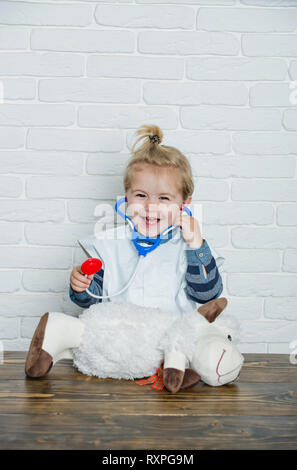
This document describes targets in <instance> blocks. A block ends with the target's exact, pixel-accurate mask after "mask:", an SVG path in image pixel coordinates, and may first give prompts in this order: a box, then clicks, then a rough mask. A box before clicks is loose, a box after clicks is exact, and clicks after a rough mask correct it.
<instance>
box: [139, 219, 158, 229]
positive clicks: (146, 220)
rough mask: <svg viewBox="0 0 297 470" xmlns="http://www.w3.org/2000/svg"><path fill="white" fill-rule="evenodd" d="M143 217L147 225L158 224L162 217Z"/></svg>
mask: <svg viewBox="0 0 297 470" xmlns="http://www.w3.org/2000/svg"><path fill="white" fill-rule="evenodd" d="M141 219H142V220H143V221H144V222H145V225H146V227H153V226H156V225H158V224H159V222H160V219H157V218H156V217H141Z"/></svg>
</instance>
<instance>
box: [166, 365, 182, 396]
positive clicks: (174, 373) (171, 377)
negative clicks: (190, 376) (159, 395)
mask: <svg viewBox="0 0 297 470" xmlns="http://www.w3.org/2000/svg"><path fill="white" fill-rule="evenodd" d="M184 375H185V372H184V371H182V370H179V369H174V368H173V367H167V368H166V369H164V376H163V383H164V385H165V387H166V389H167V390H168V391H169V392H171V393H176V392H178V391H179V389H180V387H181V385H182V383H183V380H184Z"/></svg>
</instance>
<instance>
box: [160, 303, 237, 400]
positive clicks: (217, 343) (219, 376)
mask: <svg viewBox="0 0 297 470" xmlns="http://www.w3.org/2000/svg"><path fill="white" fill-rule="evenodd" d="M226 305H227V299H226V298H225V297H220V298H218V299H214V300H211V301H209V302H207V303H205V304H204V305H202V306H200V307H199V308H198V312H199V314H200V315H199V317H198V318H197V320H196V319H195V320H194V322H193V323H192V325H193V335H194V336H195V338H196V340H195V348H194V351H193V353H192V357H191V361H190V367H189V368H188V369H186V370H181V369H182V367H180V368H178V365H177V364H174V363H173V362H171V363H170V361H166V367H165V366H164V384H165V387H166V388H167V390H168V391H170V392H171V393H176V392H177V391H178V390H179V389H183V388H187V387H189V386H192V385H194V384H195V383H197V382H199V380H202V381H203V382H204V383H206V384H207V385H211V386H219V385H225V384H227V383H231V382H234V381H235V380H236V379H237V377H238V376H239V373H240V370H241V367H242V364H243V362H244V357H243V356H242V354H241V353H240V352H239V351H238V349H237V347H236V345H235V343H236V340H237V333H238V325H236V320H235V319H233V320H232V319H231V318H230V317H229V318H226V320H221V318H219V319H218V316H219V315H220V313H221V312H222V311H223V310H224V309H225V307H226ZM194 318H195V317H194ZM179 366H180V365H179Z"/></svg>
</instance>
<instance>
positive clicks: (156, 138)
mask: <svg viewBox="0 0 297 470" xmlns="http://www.w3.org/2000/svg"><path fill="white" fill-rule="evenodd" d="M149 139H150V141H151V142H154V144H159V143H160V142H161V139H160V136H158V135H157V134H154V135H149Z"/></svg>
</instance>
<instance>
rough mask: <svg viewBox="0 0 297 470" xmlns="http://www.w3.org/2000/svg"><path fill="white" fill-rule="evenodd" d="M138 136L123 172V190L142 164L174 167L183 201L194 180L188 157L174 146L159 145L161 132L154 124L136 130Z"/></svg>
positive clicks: (191, 191) (191, 192) (128, 185)
mask: <svg viewBox="0 0 297 470" xmlns="http://www.w3.org/2000/svg"><path fill="white" fill-rule="evenodd" d="M136 134H138V135H139V136H140V137H139V138H138V139H137V140H136V141H135V142H134V144H133V146H132V149H131V154H132V157H131V158H130V160H129V162H128V165H127V167H126V170H125V173H124V181H123V184H124V188H125V192H126V193H127V191H128V190H129V189H130V188H131V182H132V178H133V174H134V172H135V171H138V170H142V169H143V166H144V164H149V165H154V166H159V167H171V168H176V169H177V170H179V171H178V174H179V177H180V178H179V179H180V181H179V191H180V193H181V194H182V197H183V201H185V200H186V199H187V198H188V197H189V196H192V194H193V192H194V181H193V175H192V169H191V165H190V163H189V161H188V159H187V158H186V157H185V156H184V155H183V154H182V153H181V152H180V151H179V150H178V149H176V148H175V147H169V146H167V145H161V142H162V138H163V132H162V131H161V129H160V128H159V127H158V126H156V125H143V126H141V127H140V128H139V129H138V130H137V131H136ZM142 139H144V142H143V144H142V145H141V146H140V147H139V148H138V149H136V150H135V147H136V144H137V142H139V141H140V140H142Z"/></svg>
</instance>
